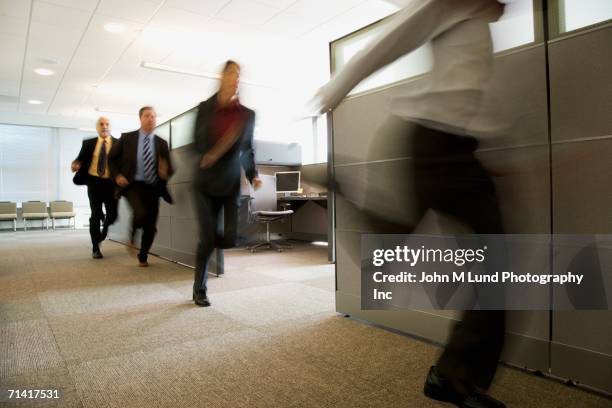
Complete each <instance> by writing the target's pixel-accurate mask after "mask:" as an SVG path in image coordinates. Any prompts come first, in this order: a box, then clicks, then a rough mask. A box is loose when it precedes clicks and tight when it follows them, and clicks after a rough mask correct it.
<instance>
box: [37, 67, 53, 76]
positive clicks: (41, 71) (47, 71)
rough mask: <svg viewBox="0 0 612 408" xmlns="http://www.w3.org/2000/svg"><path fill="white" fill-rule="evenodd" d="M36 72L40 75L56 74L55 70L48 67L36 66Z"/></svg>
mask: <svg viewBox="0 0 612 408" xmlns="http://www.w3.org/2000/svg"><path fill="white" fill-rule="evenodd" d="M34 72H36V73H37V74H38V75H42V76H49V75H53V74H55V71H53V70H51V69H47V68H36V69H35V70H34Z"/></svg>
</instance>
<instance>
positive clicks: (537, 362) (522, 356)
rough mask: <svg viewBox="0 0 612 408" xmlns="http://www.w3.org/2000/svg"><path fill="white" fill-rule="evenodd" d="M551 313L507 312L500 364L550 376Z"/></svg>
mask: <svg viewBox="0 0 612 408" xmlns="http://www.w3.org/2000/svg"><path fill="white" fill-rule="evenodd" d="M549 333H550V313H549V312H548V311H527V310H525V311H508V312H507V314H506V341H505V344H504V350H503V353H502V356H501V360H502V361H505V362H506V363H510V364H514V365H517V366H519V367H526V368H529V369H531V370H540V371H542V372H547V371H548V368H549V367H550V359H549V355H548V349H549Z"/></svg>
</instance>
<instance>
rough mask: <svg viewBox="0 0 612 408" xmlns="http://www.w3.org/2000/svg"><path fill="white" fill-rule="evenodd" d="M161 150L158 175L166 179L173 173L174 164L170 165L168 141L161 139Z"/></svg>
mask: <svg viewBox="0 0 612 408" xmlns="http://www.w3.org/2000/svg"><path fill="white" fill-rule="evenodd" d="M160 140H161V143H160V146H161V150H160V152H159V177H160V178H161V179H162V180H165V181H168V180H169V179H170V177H172V175H173V174H174V166H172V159H171V158H170V148H169V147H168V142H166V141H165V140H163V139H161V138H160Z"/></svg>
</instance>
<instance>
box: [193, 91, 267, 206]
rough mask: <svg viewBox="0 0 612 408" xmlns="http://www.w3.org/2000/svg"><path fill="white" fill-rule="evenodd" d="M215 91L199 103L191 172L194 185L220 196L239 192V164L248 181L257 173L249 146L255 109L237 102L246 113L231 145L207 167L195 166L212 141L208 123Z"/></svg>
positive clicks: (211, 117)
mask: <svg viewBox="0 0 612 408" xmlns="http://www.w3.org/2000/svg"><path fill="white" fill-rule="evenodd" d="M216 103H217V94H215V95H213V96H212V97H211V98H210V99H208V100H206V101H204V102H202V103H200V105H199V106H198V115H197V118H196V124H195V131H194V143H193V149H194V150H195V152H196V153H197V157H198V160H197V169H196V171H195V174H194V187H195V188H196V189H198V190H199V191H202V192H204V193H206V194H209V195H212V196H217V197H223V196H229V195H234V194H239V192H240V165H242V167H243V168H244V172H245V174H246V177H247V178H248V180H249V182H252V181H253V178H254V177H256V176H257V168H256V166H255V150H254V148H253V130H254V127H255V112H253V111H252V110H251V109H249V108H247V107H245V106H243V105H239V109H241V110H242V111H243V112H244V113H245V116H246V124H245V126H244V128H243V129H242V134H241V135H240V137H239V138H238V139H237V140H236V142H235V143H234V145H233V146H232V147H231V148H230V149H229V150H228V151H227V152H225V154H224V155H223V156H222V157H221V158H219V160H218V161H217V162H216V163H215V164H213V165H212V166H211V167H208V168H206V169H202V168H200V167H199V165H200V159H201V158H202V156H203V155H204V154H205V153H206V152H208V151H209V150H210V149H211V148H212V147H213V146H214V145H215V139H214V138H213V137H212V135H211V126H212V121H213V118H214V114H215V113H214V110H215V105H216Z"/></svg>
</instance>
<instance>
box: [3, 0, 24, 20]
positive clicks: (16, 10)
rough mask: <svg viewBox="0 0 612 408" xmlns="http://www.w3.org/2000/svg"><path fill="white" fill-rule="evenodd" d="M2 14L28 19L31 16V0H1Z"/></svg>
mask: <svg viewBox="0 0 612 408" xmlns="http://www.w3.org/2000/svg"><path fill="white" fill-rule="evenodd" d="M0 16H5V17H15V18H18V19H22V20H28V19H29V18H30V2H29V1H24V0H2V1H0Z"/></svg>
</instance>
